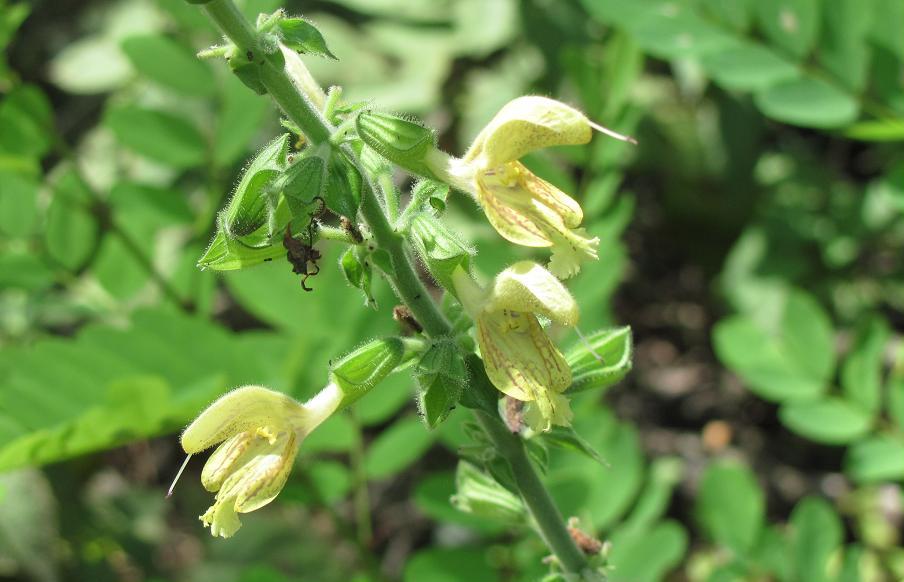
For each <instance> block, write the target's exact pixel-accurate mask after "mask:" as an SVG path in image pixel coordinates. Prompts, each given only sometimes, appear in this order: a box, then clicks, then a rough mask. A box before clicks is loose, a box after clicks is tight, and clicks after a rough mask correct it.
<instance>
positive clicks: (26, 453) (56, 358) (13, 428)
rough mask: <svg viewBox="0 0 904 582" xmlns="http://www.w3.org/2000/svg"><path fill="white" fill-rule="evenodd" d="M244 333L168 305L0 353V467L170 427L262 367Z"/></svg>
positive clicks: (57, 457)
mask: <svg viewBox="0 0 904 582" xmlns="http://www.w3.org/2000/svg"><path fill="white" fill-rule="evenodd" d="M243 340H244V338H243V336H242V335H239V334H231V333H228V332H227V331H226V330H224V329H222V328H220V327H218V326H216V325H213V324H211V323H208V322H206V321H203V320H200V319H195V318H190V317H187V316H184V315H177V314H173V313H170V312H166V311H142V312H138V313H136V314H135V315H134V316H133V318H132V322H131V324H130V325H129V326H128V327H123V326H122V325H121V324H119V323H117V324H116V325H114V326H110V325H96V324H95V325H89V326H86V327H84V328H82V329H81V330H80V331H79V333H78V335H77V336H76V337H75V338H72V339H69V338H67V339H59V338H57V339H45V340H40V341H37V342H35V343H34V344H32V345H30V346H27V347H11V346H7V347H5V348H4V349H3V351H2V353H0V374H2V377H3V378H4V381H3V398H2V399H0V443H2V444H0V471H3V470H6V469H10V468H13V467H18V466H23V465H37V464H44V463H49V462H53V461H58V460H62V459H68V458H71V457H74V456H76V455H81V454H85V453H88V452H92V451H97V450H99V449H103V448H108V447H112V446H116V445H119V444H122V443H124V442H128V441H130V440H134V439H138V438H146V437H150V436H155V435H158V434H162V433H163V432H166V431H171V430H174V429H176V428H178V427H180V426H183V425H184V424H185V423H187V422H188V420H190V419H191V418H192V417H193V416H194V415H195V414H197V412H198V410H200V409H201V408H203V407H204V405H206V404H207V403H209V402H210V401H211V400H213V399H214V398H215V397H216V396H218V395H219V394H221V393H222V392H223V391H225V390H226V389H227V388H229V387H231V386H236V385H240V384H245V383H251V382H255V381H257V382H260V380H261V379H262V378H265V377H266V374H265V371H264V369H263V368H261V366H260V364H259V361H260V360H258V359H257V358H255V356H254V354H255V350H248V349H246V348H245V347H244V344H243Z"/></svg>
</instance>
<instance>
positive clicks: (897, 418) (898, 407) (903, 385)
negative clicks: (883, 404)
mask: <svg viewBox="0 0 904 582" xmlns="http://www.w3.org/2000/svg"><path fill="white" fill-rule="evenodd" d="M888 415H889V416H890V417H891V419H892V420H893V421H894V422H895V424H897V426H898V430H901V431H902V432H904V375H902V374H900V373H896V374H892V376H891V377H890V378H889V379H888Z"/></svg>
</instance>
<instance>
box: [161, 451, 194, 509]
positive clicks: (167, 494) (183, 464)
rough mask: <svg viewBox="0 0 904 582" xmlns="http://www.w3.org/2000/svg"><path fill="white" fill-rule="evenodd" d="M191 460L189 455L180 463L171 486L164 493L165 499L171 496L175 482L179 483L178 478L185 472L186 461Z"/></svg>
mask: <svg viewBox="0 0 904 582" xmlns="http://www.w3.org/2000/svg"><path fill="white" fill-rule="evenodd" d="M189 459H191V455H188V456H186V457H185V461H183V462H182V466H181V467H179V472H178V473H176V478H175V479H173V484H172V485H170V486H169V489H168V490H167V492H166V498H167V499H169V498H170V497H172V496H173V489H175V488H176V482H177V481H179V477H181V476H182V471H184V470H185V466H186V465H188V460H189Z"/></svg>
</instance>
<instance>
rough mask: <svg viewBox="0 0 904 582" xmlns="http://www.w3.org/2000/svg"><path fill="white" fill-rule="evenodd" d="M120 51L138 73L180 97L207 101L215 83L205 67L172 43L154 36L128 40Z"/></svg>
mask: <svg viewBox="0 0 904 582" xmlns="http://www.w3.org/2000/svg"><path fill="white" fill-rule="evenodd" d="M121 46H122V50H123V52H124V53H125V54H126V56H127V57H128V58H129V60H130V61H131V62H132V65H133V66H134V67H135V68H136V69H137V70H138V72H139V73H141V74H142V75H144V76H145V77H147V78H148V79H150V80H151V81H154V82H155V83H159V84H161V85H163V86H165V87H168V88H170V89H173V90H174V91H176V92H178V93H182V94H184V95H193V96H199V97H210V96H211V95H213V94H214V93H215V91H216V88H217V87H216V83H215V82H214V77H213V74H212V73H211V71H210V68H209V66H208V65H207V64H206V63H204V62H202V61H201V60H200V59H198V58H197V57H195V55H193V54H192V52H191V51H190V50H188V49H187V48H185V47H184V46H182V45H181V44H179V43H178V42H176V41H175V40H173V39H171V38H168V37H165V36H161V35H158V34H148V35H140V36H130V37H128V38H126V39H125V40H123V41H122V45H121Z"/></svg>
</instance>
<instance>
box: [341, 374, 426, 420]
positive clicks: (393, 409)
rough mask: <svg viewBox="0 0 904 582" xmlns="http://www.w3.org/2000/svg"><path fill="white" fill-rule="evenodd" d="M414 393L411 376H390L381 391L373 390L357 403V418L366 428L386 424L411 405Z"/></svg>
mask: <svg viewBox="0 0 904 582" xmlns="http://www.w3.org/2000/svg"><path fill="white" fill-rule="evenodd" d="M412 391H413V390H412V386H411V379H410V377H409V376H407V375H405V374H396V375H394V376H390V377H388V378H386V380H384V381H383V383H382V384H380V389H379V390H371V391H370V392H369V393H368V394H367V395H366V396H365V397H364V398H362V399H361V400H359V401H358V402H357V404H356V405H355V418H356V419H357V420H358V421H360V423H361V424H362V425H365V426H376V425H380V424H384V423H386V422H387V421H388V420H390V419H391V418H392V417H393V416H394V415H395V414H396V413H398V412H399V410H401V409H402V408H404V407H405V406H406V405H407V404H410V403H411V399H412V398H411V397H412Z"/></svg>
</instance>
